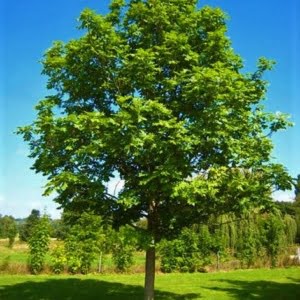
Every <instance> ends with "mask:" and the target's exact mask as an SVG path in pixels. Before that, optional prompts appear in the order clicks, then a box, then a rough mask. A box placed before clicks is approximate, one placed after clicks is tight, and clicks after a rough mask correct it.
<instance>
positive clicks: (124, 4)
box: [18, 0, 292, 277]
mask: <svg viewBox="0 0 300 300" xmlns="http://www.w3.org/2000/svg"><path fill="white" fill-rule="evenodd" d="M226 19H227V16H226V15H225V13H224V12H223V11H222V10H221V9H220V8H212V7H208V6H204V7H201V8H198V6H197V1H194V0H192V1H185V0H174V1H173V0H172V1H169V0H161V1H154V0H146V1H137V0H131V1H113V2H112V4H111V6H110V11H109V13H108V14H107V15H99V14H97V13H96V12H94V11H92V10H90V9H85V10H84V11H83V12H82V13H81V15H80V17H79V22H80V24H79V26H78V27H79V28H80V29H82V32H83V34H82V36H81V37H79V38H77V39H73V40H71V41H69V42H67V43H63V42H55V43H54V44H53V46H52V47H51V48H50V49H49V50H48V51H47V52H46V53H45V55H44V59H43V62H42V63H43V74H44V75H46V76H47V77H48V82H47V88H48V89H49V90H50V92H49V96H46V97H45V99H43V100H41V101H40V102H39V103H38V105H37V106H36V110H37V118H36V120H35V121H34V122H33V123H32V124H31V125H29V126H24V127H22V128H19V130H18V133H19V134H21V135H22V136H23V139H24V140H25V141H26V142H27V143H28V144H29V146H30V150H31V154H30V157H31V158H33V159H34V164H33V169H34V170H35V171H36V172H39V173H42V174H43V175H45V176H47V178H48V183H47V186H46V189H45V194H46V195H47V194H51V193H54V192H55V195H56V196H55V201H56V202H57V203H59V204H60V205H61V206H62V207H63V208H64V209H66V210H69V211H72V212H77V213H78V212H83V211H87V210H89V209H90V210H93V211H94V212H95V213H97V214H99V215H101V216H102V217H103V218H113V220H114V224H115V225H116V226H121V225H124V224H129V223H131V224H132V223H135V222H137V221H138V220H140V219H141V218H142V217H146V218H147V220H148V223H147V224H148V227H147V229H146V234H147V236H150V238H149V241H151V243H153V242H154V243H157V242H159V241H160V240H161V239H163V238H170V237H171V236H173V237H174V236H176V235H177V234H178V232H180V230H181V228H183V227H186V226H190V225H191V224H194V223H195V222H198V221H199V220H201V222H202V221H203V222H205V221H207V220H208V218H209V216H210V215H212V214H221V213H228V212H230V211H235V212H239V213H241V212H245V211H247V210H249V209H251V208H252V207H260V208H265V209H268V208H270V206H272V198H271V190H272V189H273V188H275V189H290V188H291V181H292V180H291V178H290V176H289V175H288V173H287V170H286V169H285V168H284V167H283V166H282V165H280V164H275V163H273V162H272V161H271V153H272V148H273V146H272V140H271V138H270V135H271V134H272V133H274V132H276V131H278V130H281V129H286V128H287V127H288V126H290V125H291V123H290V122H289V121H288V119H287V117H288V116H286V115H285V114H281V113H277V114H273V113H268V112H266V111H265V109H264V107H263V105H262V101H263V99H264V98H265V95H266V91H267V82H266V81H265V80H264V78H263V76H264V73H265V71H267V70H270V69H271V67H272V65H273V62H272V61H268V60H267V59H265V58H261V59H259V60H258V64H257V69H256V70H255V71H254V72H252V73H251V74H243V73H242V69H243V64H242V59H241V57H239V56H238V55H237V54H235V53H234V50H233V49H232V45H231V41H230V40H229V38H228V37H227V36H226V30H227V28H226ZM114 176H119V177H120V178H121V179H122V180H124V187H123V189H122V190H121V191H120V192H119V194H118V195H116V196H112V195H109V194H108V191H107V188H106V187H107V184H108V182H110V180H111V179H112V178H113V177H114ZM151 246H153V245H150V244H149V245H148V247H151ZM88 252H89V251H88ZM92 252H93V251H91V253H92ZM82 255H83V254H82ZM87 268H88V266H87ZM153 275H154V274H152V277H153Z"/></svg>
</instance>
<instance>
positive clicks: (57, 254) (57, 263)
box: [51, 246, 67, 274]
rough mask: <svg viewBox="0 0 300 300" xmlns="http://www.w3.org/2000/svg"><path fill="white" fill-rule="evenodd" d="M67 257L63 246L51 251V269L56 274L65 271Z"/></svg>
mask: <svg viewBox="0 0 300 300" xmlns="http://www.w3.org/2000/svg"><path fill="white" fill-rule="evenodd" d="M66 263H67V258H66V254H65V249H64V247H63V246H57V247H56V248H55V249H54V250H53V251H52V253H51V270H52V272H53V273H55V274H60V273H62V272H63V271H64V269H65V265H66Z"/></svg>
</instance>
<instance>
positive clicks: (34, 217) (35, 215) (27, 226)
mask: <svg viewBox="0 0 300 300" xmlns="http://www.w3.org/2000/svg"><path fill="white" fill-rule="evenodd" d="M39 219H40V212H39V210H37V209H33V210H32V211H31V213H30V215H29V216H28V217H27V218H26V221H25V223H24V224H22V225H21V226H20V228H19V237H20V240H21V241H23V242H27V241H28V240H29V239H30V237H31V235H32V231H33V228H34V226H35V225H36V224H37V223H38V221H39Z"/></svg>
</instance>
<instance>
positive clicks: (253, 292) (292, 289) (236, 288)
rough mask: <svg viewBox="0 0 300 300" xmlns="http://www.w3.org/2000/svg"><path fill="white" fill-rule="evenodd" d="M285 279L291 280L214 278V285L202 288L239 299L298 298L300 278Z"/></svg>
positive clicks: (299, 296)
mask: <svg viewBox="0 0 300 300" xmlns="http://www.w3.org/2000/svg"><path fill="white" fill-rule="evenodd" d="M287 279H288V280H290V281H292V282H274V281H265V280H259V281H244V280H225V279H221V280H216V282H217V283H216V286H210V287H202V288H203V289H210V290H214V291H220V292H223V293H225V294H227V296H230V297H232V299H240V300H254V299H255V300H260V299H264V300H294V299H295V300H296V299H297V300H299V299H300V280H299V279H295V278H290V277H288V278H287ZM222 285H224V286H222ZM227 285H228V287H227ZM204 295H205V293H204Z"/></svg>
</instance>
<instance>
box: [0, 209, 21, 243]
mask: <svg viewBox="0 0 300 300" xmlns="http://www.w3.org/2000/svg"><path fill="white" fill-rule="evenodd" d="M17 233H18V229H17V224H16V222H15V219H14V218H13V217H12V216H3V217H1V215H0V238H2V239H3V238H4V239H6V238H8V246H9V247H10V248H12V246H13V244H14V241H15V238H16V236H17Z"/></svg>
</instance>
